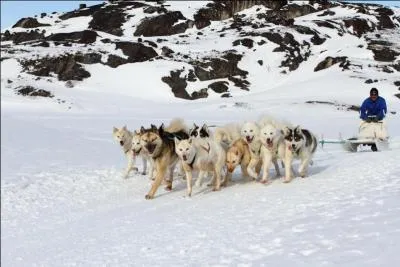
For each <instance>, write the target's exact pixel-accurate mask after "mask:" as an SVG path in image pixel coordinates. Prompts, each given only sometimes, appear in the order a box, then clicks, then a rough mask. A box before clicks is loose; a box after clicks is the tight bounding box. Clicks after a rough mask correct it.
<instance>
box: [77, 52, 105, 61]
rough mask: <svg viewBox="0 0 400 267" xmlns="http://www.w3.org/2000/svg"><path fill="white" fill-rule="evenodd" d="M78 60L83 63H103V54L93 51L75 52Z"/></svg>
mask: <svg viewBox="0 0 400 267" xmlns="http://www.w3.org/2000/svg"><path fill="white" fill-rule="evenodd" d="M75 60H76V62H79V63H83V64H96V63H101V55H100V54H98V53H95V52H92V53H87V54H83V53H79V52H78V53H77V54H75Z"/></svg>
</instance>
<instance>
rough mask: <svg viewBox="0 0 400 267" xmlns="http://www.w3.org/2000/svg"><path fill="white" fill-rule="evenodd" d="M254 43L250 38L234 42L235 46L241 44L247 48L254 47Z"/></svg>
mask: <svg viewBox="0 0 400 267" xmlns="http://www.w3.org/2000/svg"><path fill="white" fill-rule="evenodd" d="M253 43H254V41H253V40H251V39H249V38H244V39H239V40H236V41H234V42H233V46H237V45H239V44H241V45H243V46H246V47H247V48H252V47H253Z"/></svg>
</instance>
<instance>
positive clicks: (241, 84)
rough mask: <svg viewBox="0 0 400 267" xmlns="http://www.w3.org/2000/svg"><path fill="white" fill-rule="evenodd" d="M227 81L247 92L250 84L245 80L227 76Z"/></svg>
mask: <svg viewBox="0 0 400 267" xmlns="http://www.w3.org/2000/svg"><path fill="white" fill-rule="evenodd" d="M228 80H229V81H231V82H233V84H234V85H235V86H236V87H239V88H240V89H242V90H246V91H249V85H250V83H249V82H248V81H247V80H243V79H240V78H236V77H233V76H228Z"/></svg>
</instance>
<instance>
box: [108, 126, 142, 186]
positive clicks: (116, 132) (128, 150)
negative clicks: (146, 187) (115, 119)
mask: <svg viewBox="0 0 400 267" xmlns="http://www.w3.org/2000/svg"><path fill="white" fill-rule="evenodd" d="M113 137H114V139H115V140H116V141H117V142H118V143H119V145H120V146H121V148H122V151H123V152H124V154H125V156H126V159H127V161H128V165H127V167H126V169H125V171H124V174H123V177H124V178H127V177H128V175H129V173H130V172H131V171H133V170H135V171H137V170H138V169H137V168H136V167H135V166H134V162H133V151H132V137H133V133H132V132H131V131H129V130H128V129H127V128H126V126H124V127H122V128H116V127H113Z"/></svg>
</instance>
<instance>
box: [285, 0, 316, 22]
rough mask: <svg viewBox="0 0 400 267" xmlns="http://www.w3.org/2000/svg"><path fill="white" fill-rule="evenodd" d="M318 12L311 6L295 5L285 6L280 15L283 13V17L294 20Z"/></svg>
mask: <svg viewBox="0 0 400 267" xmlns="http://www.w3.org/2000/svg"><path fill="white" fill-rule="evenodd" d="M316 11H317V10H316V9H315V8H314V7H312V6H310V5H298V4H294V3H293V4H289V5H285V6H283V7H282V8H281V10H279V12H280V13H283V14H282V15H283V16H284V17H285V18H286V19H294V18H297V17H301V16H305V15H308V14H310V13H314V12H316ZM282 15H281V16H282Z"/></svg>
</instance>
